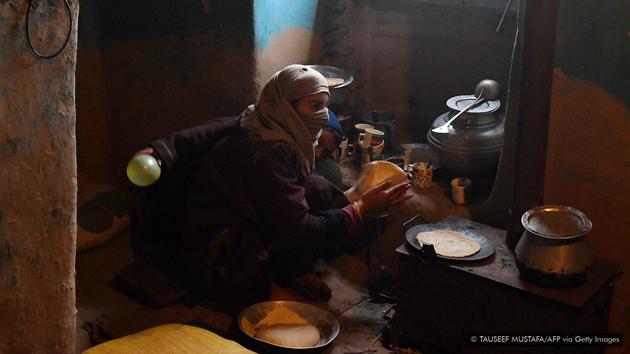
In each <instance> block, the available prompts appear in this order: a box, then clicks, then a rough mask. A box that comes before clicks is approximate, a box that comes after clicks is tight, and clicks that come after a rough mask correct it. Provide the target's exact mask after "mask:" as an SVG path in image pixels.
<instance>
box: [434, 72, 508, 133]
mask: <svg viewBox="0 0 630 354" xmlns="http://www.w3.org/2000/svg"><path fill="white" fill-rule="evenodd" d="M498 95H499V83H498V82H496V81H494V80H490V79H485V80H481V81H480V82H479V83H478V84H477V87H475V98H476V99H475V100H474V101H473V103H471V104H470V105H468V107H466V108H464V109H463V110H461V111H459V113H457V114H456V115H455V116H453V117H452V118H451V119H449V120H448V121H447V122H446V123H444V124H443V125H442V126H440V127H437V128H434V129H432V130H431V131H433V132H435V133H440V134H446V133H448V128H449V127H450V126H451V123H452V122H453V121H454V120H455V119H457V118H459V116H461V115H462V114H464V113H466V112H468V111H469V110H470V109H471V108H473V107H475V106H477V105H478V104H480V103H481V102H483V101H484V100H494V99H496V98H497V96H498Z"/></svg>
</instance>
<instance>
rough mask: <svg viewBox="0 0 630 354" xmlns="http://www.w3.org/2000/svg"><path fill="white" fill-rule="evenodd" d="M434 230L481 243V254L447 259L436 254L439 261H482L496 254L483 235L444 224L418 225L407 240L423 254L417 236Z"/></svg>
mask: <svg viewBox="0 0 630 354" xmlns="http://www.w3.org/2000/svg"><path fill="white" fill-rule="evenodd" d="M434 230H451V231H456V232H460V233H462V234H464V235H467V236H470V237H471V238H472V239H473V240H475V241H477V242H479V246H480V249H479V252H477V253H475V254H473V255H470V256H468V257H446V256H441V255H439V254H436V255H435V256H436V257H437V258H439V259H445V260H449V261H480V260H482V259H486V258H488V257H490V256H492V255H493V254H494V244H493V243H492V242H490V240H488V239H487V238H485V237H484V236H482V235H479V234H477V233H475V232H473V231H471V230H468V229H467V228H466V227H449V226H446V225H443V224H439V223H438V224H422V225H416V226H414V227H412V228H410V229H409V230H407V232H406V233H405V238H406V239H407V243H408V244H409V245H410V246H411V247H413V248H414V249H416V250H418V251H420V252H422V245H421V244H420V243H418V240H417V239H416V235H417V234H418V233H420V232H425V231H434Z"/></svg>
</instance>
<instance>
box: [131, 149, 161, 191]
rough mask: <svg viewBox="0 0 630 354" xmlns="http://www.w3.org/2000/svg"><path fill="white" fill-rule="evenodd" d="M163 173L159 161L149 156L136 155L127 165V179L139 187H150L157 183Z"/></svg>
mask: <svg viewBox="0 0 630 354" xmlns="http://www.w3.org/2000/svg"><path fill="white" fill-rule="evenodd" d="M161 172H162V170H161V169H160V165H159V164H158V162H157V160H156V159H155V158H154V157H153V156H151V155H147V154H141V155H136V156H134V157H133V158H132V159H131V160H130V161H129V163H128V164H127V177H128V178H129V180H130V181H131V183H133V184H135V185H136V186H139V187H146V186H150V185H152V184H153V183H155V182H157V180H158V179H159V178H160V173H161Z"/></svg>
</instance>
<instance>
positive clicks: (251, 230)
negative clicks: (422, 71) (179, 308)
mask: <svg viewBox="0 0 630 354" xmlns="http://www.w3.org/2000/svg"><path fill="white" fill-rule="evenodd" d="M328 99H329V91H328V87H327V83H326V79H325V78H324V77H323V76H322V75H321V74H320V73H318V72H317V71H315V70H313V69H311V68H309V67H307V66H303V65H290V66H288V67H286V68H284V69H283V70H281V71H279V72H277V73H276V74H274V75H273V76H272V78H271V79H270V81H269V82H268V83H267V84H266V85H265V87H264V88H263V90H262V92H261V95H260V98H259V100H258V102H257V103H256V104H255V105H251V106H249V107H247V109H245V111H243V112H242V113H241V115H240V116H239V117H238V118H237V121H236V124H235V126H234V127H233V128H231V129H228V132H227V133H226V134H225V137H224V138H222V139H221V140H219V141H218V142H217V143H216V144H215V145H214V146H213V148H212V149H211V150H210V151H209V152H208V153H207V155H206V156H205V158H204V159H203V162H202V163H201V166H200V167H199V170H198V171H197V173H196V177H195V181H194V183H193V184H192V185H191V187H190V192H189V194H188V200H187V202H186V211H185V214H186V216H185V231H184V234H183V241H182V249H183V255H184V258H185V263H186V269H187V270H188V275H189V276H190V277H189V278H188V285H189V286H188V288H189V290H190V289H191V288H192V289H194V290H195V291H196V292H197V293H198V294H201V295H202V296H204V297H205V296H210V297H212V298H215V299H219V300H221V299H236V300H242V301H251V300H255V299H261V298H264V297H265V296H267V292H268V290H269V285H270V283H271V282H270V280H271V279H273V280H275V281H276V282H277V283H279V284H280V285H285V286H291V285H293V286H294V287H296V288H297V289H298V290H300V291H301V292H302V293H303V294H305V295H306V296H308V297H311V298H326V297H328V296H329V295H330V289H329V288H328V287H327V286H326V285H325V283H323V282H322V281H321V280H319V279H318V278H317V277H316V276H314V275H313V273H312V272H310V270H311V265H312V262H313V261H315V260H316V259H317V258H319V257H321V256H323V255H329V254H331V253H333V252H335V251H336V250H337V249H340V248H343V245H344V244H345V243H347V242H351V241H350V240H351V239H352V237H353V234H354V233H356V230H357V227H358V225H359V222H360V220H361V219H362V218H363V216H365V215H368V214H371V213H376V212H379V211H382V210H385V209H387V208H389V207H391V206H393V205H396V204H398V203H401V202H402V201H404V200H406V199H408V198H409V197H410V196H409V195H407V194H406V193H405V191H406V189H407V187H408V186H407V185H406V184H401V185H398V186H390V184H391V183H388V182H386V183H384V184H382V185H380V186H377V187H375V188H373V189H372V190H370V191H368V192H367V193H366V194H365V195H364V196H363V198H362V199H361V200H359V201H358V202H355V203H353V204H349V203H348V202H347V200H345V198H344V196H343V193H342V192H341V191H340V190H339V189H338V188H335V187H334V186H332V185H331V184H330V183H328V182H327V181H326V180H324V179H323V178H321V177H318V176H314V175H311V172H312V170H313V166H314V145H315V144H316V142H317V140H318V137H319V135H320V134H321V131H322V128H323V127H324V125H325V124H326V122H327V121H328V113H327V108H326V107H327V104H328ZM341 199H343V200H344V202H343V203H342V204H343V205H345V206H343V207H342V208H334V205H333V204H334V201H335V200H341Z"/></svg>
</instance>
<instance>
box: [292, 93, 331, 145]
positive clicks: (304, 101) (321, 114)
mask: <svg viewBox="0 0 630 354" xmlns="http://www.w3.org/2000/svg"><path fill="white" fill-rule="evenodd" d="M327 105H328V94H327V93H325V92H322V93H318V94H315V95H310V96H306V97H302V98H300V99H299V100H297V101H296V102H295V103H294V104H293V109H295V111H296V112H297V114H298V115H299V116H300V118H302V122H304V125H305V126H306V128H307V129H308V130H309V132H311V135H312V136H313V139H314V140H315V141H317V139H318V138H319V135H320V134H321V129H322V128H323V127H324V126H325V125H326V123H327V122H328V109H327V108H326V106H327Z"/></svg>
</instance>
